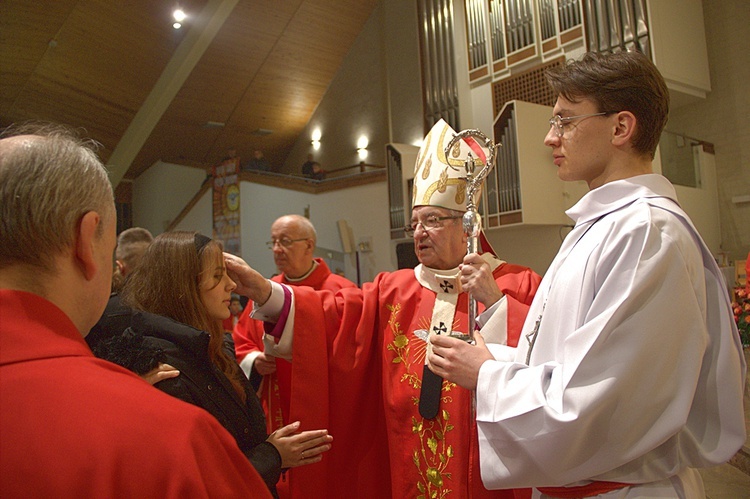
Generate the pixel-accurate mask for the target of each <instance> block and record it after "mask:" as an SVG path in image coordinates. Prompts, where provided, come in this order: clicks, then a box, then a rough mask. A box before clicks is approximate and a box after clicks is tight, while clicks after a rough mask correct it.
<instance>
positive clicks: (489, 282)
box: [458, 253, 503, 308]
mask: <svg viewBox="0 0 750 499" xmlns="http://www.w3.org/2000/svg"><path fill="white" fill-rule="evenodd" d="M458 268H459V269H460V272H461V274H460V279H461V291H463V292H466V293H471V296H473V297H474V299H475V300H476V301H478V302H479V303H481V304H482V305H484V308H489V307H491V306H492V305H494V304H495V303H496V302H497V301H498V300H499V299H500V298H502V297H503V293H502V291H500V289H499V288H498V287H497V282H495V278H494V277H492V269H491V268H490V265H489V264H488V263H487V262H486V261H485V260H484V258H482V257H481V256H480V255H478V254H477V253H470V254H468V255H466V256H465V257H464V262H463V263H462V264H461V265H459V267H458Z"/></svg>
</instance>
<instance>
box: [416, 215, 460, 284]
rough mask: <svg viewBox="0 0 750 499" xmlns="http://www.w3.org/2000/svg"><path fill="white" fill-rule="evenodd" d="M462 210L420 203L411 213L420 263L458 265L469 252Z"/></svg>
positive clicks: (436, 266) (443, 266) (443, 267)
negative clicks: (467, 250)
mask: <svg viewBox="0 0 750 499" xmlns="http://www.w3.org/2000/svg"><path fill="white" fill-rule="evenodd" d="M461 215H462V213H460V212H457V211H452V210H447V209H445V208H439V207H436V206H416V207H415V208H414V209H413V210H412V212H411V224H412V227H414V226H415V225H416V230H415V231H414V252H415V253H416V254H417V258H418V259H419V261H420V263H422V265H424V266H426V267H430V268H432V269H437V270H447V269H452V268H455V267H458V265H459V264H460V263H461V262H462V261H463V259H464V255H465V254H466V234H464V231H463V227H462V226H461Z"/></svg>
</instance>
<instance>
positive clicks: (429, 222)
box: [404, 215, 463, 237]
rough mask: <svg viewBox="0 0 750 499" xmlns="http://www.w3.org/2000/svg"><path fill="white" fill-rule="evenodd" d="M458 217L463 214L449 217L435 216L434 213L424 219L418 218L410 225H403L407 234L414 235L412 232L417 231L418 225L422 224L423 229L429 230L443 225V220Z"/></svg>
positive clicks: (461, 216)
mask: <svg viewBox="0 0 750 499" xmlns="http://www.w3.org/2000/svg"><path fill="white" fill-rule="evenodd" d="M459 218H463V215H456V216H450V217H437V216H434V215H431V216H429V217H427V218H425V219H424V220H419V221H417V222H412V223H411V225H407V226H406V227H404V232H405V233H406V235H407V236H409V237H412V236H413V235H414V232H416V231H417V227H418V226H419V225H421V226H422V228H423V229H424V230H426V231H427V230H430V229H437V228H439V227H442V226H443V220H456V219H459Z"/></svg>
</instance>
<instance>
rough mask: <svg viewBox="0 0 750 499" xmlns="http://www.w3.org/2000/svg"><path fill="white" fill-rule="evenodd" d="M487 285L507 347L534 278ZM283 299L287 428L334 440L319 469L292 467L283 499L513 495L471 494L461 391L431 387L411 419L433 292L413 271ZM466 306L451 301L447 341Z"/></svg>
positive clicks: (465, 400) (467, 420)
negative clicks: (496, 299)
mask: <svg viewBox="0 0 750 499" xmlns="http://www.w3.org/2000/svg"><path fill="white" fill-rule="evenodd" d="M493 275H494V277H495V280H496V282H497V283H498V286H499V287H500V290H501V291H502V292H503V293H504V294H505V295H506V297H507V298H506V299H507V307H508V323H507V328H508V338H509V341H508V344H510V345H511V346H515V345H516V344H517V341H518V338H519V336H520V332H521V327H522V325H523V322H524V319H525V317H526V313H527V311H528V307H529V305H530V304H531V301H532V299H533V297H534V293H535V292H536V288H537V286H538V284H539V281H540V277H539V276H538V275H537V274H535V273H534V272H533V271H531V270H530V269H528V268H525V267H519V266H516V265H511V264H507V263H503V264H501V265H500V266H499V267H497V268H496V269H495V271H494V273H493ZM294 296H295V309H294V321H295V322H294V341H293V348H292V350H293V353H292V355H293V357H292V398H291V406H290V420H292V421H296V420H300V421H301V422H302V426H303V428H302V429H313V428H328V430H329V432H330V434H331V435H333V438H334V440H333V445H332V449H331V450H330V451H329V452H327V453H326V454H325V457H324V459H323V461H322V462H321V463H318V464H315V465H310V466H303V467H299V468H296V469H295V473H294V476H293V477H291V478H292V480H291V483H290V486H291V491H292V497H307V498H310V497H321V498H322V497H327V498H339V497H340V498H344V497H346V498H350V497H367V498H370V497H373V498H374V497H377V498H382V497H393V498H399V499H401V498H410V497H415V498H416V497H426V498H429V497H443V498H500V497H513V496H514V491H488V490H486V489H484V487H483V485H482V481H481V477H480V467H479V452H478V449H477V434H476V424H475V422H474V417H473V415H472V409H471V405H472V393H471V392H469V391H467V390H464V389H463V388H461V387H459V386H457V385H455V384H454V383H449V382H447V381H443V384H442V393H441V401H440V410H439V411H438V415H437V416H436V417H435V418H434V419H429V420H426V419H424V418H423V417H422V416H421V415H420V414H419V410H418V405H419V398H420V389H421V384H422V371H423V368H424V364H425V352H426V349H427V343H426V338H427V335H428V332H427V330H428V329H429V328H430V321H431V318H432V311H433V306H434V304H435V301H436V296H437V294H436V293H435V292H433V291H431V290H430V289H428V288H425V287H423V286H422V285H421V284H420V283H419V282H418V280H417V278H416V277H415V271H414V270H401V271H397V272H393V273H382V274H380V275H378V276H377V277H376V279H375V280H374V282H372V283H366V284H365V285H364V287H363V289H361V290H360V289H344V290H341V291H339V292H337V293H335V294H334V293H331V292H326V291H320V292H315V291H313V290H311V289H309V288H295V289H294ZM467 301H468V298H467V295H466V294H465V293H461V294H460V295H458V301H457V305H456V311H455V315H454V318H453V327H452V329H453V330H454V331H457V332H464V333H465V332H466V327H467V323H468V321H467V312H468V305H467ZM482 310H483V308H482V306H481V304H479V311H480V312H481V311H482ZM515 493H516V494H517V496H520V497H528V496H529V495H530V491H529V490H528V489H524V490H522V491H515Z"/></svg>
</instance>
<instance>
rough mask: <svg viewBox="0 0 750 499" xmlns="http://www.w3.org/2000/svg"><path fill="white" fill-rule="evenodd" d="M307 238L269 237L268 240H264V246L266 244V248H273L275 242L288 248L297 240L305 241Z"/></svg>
mask: <svg viewBox="0 0 750 499" xmlns="http://www.w3.org/2000/svg"><path fill="white" fill-rule="evenodd" d="M307 239H308V238H306V237H302V238H299V239H289V238H288V237H282V238H281V239H271V240H270V241H266V246H268V249H271V250H272V249H273V248H274V246H276V245H277V244H278V245H279V246H281V247H282V248H288V247H290V246H291V245H292V244H294V243H296V242H299V241H307Z"/></svg>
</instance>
